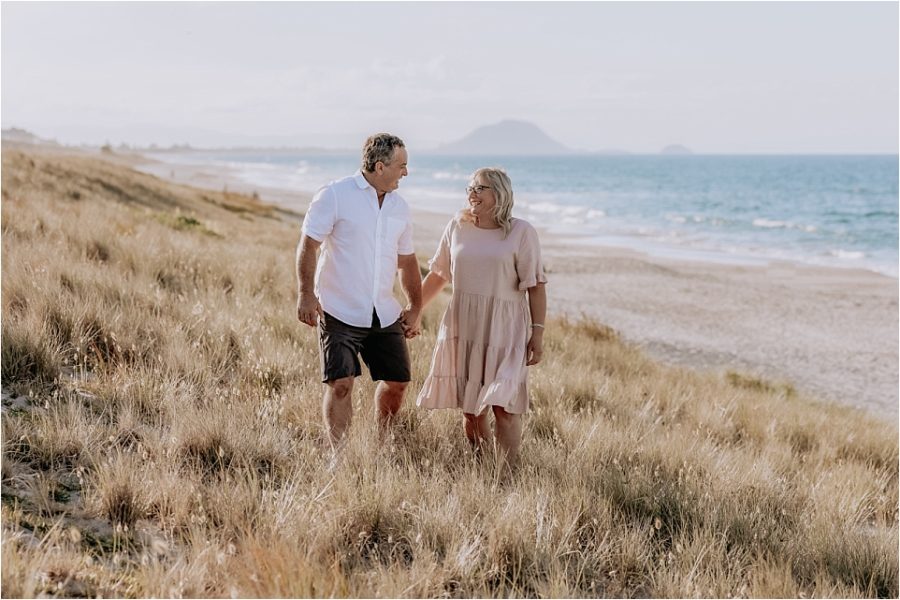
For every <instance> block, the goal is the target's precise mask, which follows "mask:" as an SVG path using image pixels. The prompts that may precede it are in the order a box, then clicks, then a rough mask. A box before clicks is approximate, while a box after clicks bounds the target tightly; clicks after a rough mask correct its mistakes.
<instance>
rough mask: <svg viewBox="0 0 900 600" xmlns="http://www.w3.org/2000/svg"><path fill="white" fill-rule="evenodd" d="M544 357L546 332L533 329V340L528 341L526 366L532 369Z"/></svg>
mask: <svg viewBox="0 0 900 600" xmlns="http://www.w3.org/2000/svg"><path fill="white" fill-rule="evenodd" d="M543 356H544V330H543V329H532V330H531V339H529V340H528V346H527V347H526V348H525V358H527V359H528V360H527V362H526V363H525V365H526V366H528V367H530V366H532V365H536V364H538V363H539V362H541V358H543Z"/></svg>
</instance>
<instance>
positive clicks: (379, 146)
mask: <svg viewBox="0 0 900 600" xmlns="http://www.w3.org/2000/svg"><path fill="white" fill-rule="evenodd" d="M405 147H406V144H404V143H403V140H401V139H400V138H398V137H397V136H396V135H391V134H390V133H376V134H375V135H370V136H369V139H367V140H366V143H365V145H364V146H363V156H362V169H363V171H365V172H367V173H372V172H373V171H375V163H377V162H381V163H384V164H385V165H389V164H391V159H392V158H393V157H394V148H405Z"/></svg>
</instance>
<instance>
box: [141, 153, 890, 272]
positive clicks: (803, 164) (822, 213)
mask: <svg viewBox="0 0 900 600" xmlns="http://www.w3.org/2000/svg"><path fill="white" fill-rule="evenodd" d="M154 158H157V159H160V160H163V161H167V162H176V163H192V164H208V165H215V166H227V167H229V168H230V169H232V170H233V172H234V173H235V174H236V175H237V176H238V177H239V178H240V179H242V180H243V181H245V182H246V183H248V184H251V185H258V186H260V187H276V188H284V189H292V190H296V191H305V192H313V191H315V190H316V189H317V188H318V187H320V186H321V185H323V184H324V183H327V182H328V181H330V180H333V179H337V178H339V177H343V176H345V175H349V174H352V173H353V172H354V171H355V170H356V169H357V168H358V166H359V158H358V156H355V155H322V156H316V155H309V154H299V153H297V154H290V153H265V152H258V153H251V152H248V153H243V154H237V153H202V152H193V153H184V154H168V153H160V154H155V155H154ZM482 166H499V167H502V168H504V169H505V170H506V171H507V173H508V174H509V176H510V178H511V179H512V182H513V189H514V194H515V208H514V211H513V214H514V215H515V216H517V217H521V218H524V219H527V220H529V221H530V222H532V223H533V224H535V225H537V226H539V227H541V228H544V229H547V230H549V231H551V232H552V233H556V234H561V235H563V236H567V237H569V238H570V239H572V240H573V241H577V242H578V243H594V244H597V245H610V246H621V247H627V248H631V249H635V250H640V251H644V252H647V253H650V254H652V255H657V256H668V257H673V258H680V259H686V260H691V259H697V260H707V261H718V262H726V263H747V264H765V263H766V262H768V261H770V260H791V261H798V262H803V263H809V264H815V265H825V266H834V267H855V268H863V269H869V270H872V271H876V272H879V273H883V274H886V275H889V276H892V277H897V276H898V157H897V156H895V155H878V156H858V155H854V156H821V155H820V156H799V155H791V156H787V155H785V156H721V155H717V156H698V155H690V156H663V155H659V156H650V155H623V156H592V155H579V156H552V157H534V156H528V157H522V156H494V157H472V156H438V155H425V154H423V155H416V154H415V153H411V154H410V162H409V176H408V177H406V178H405V179H403V180H402V181H401V183H400V192H401V194H402V195H403V196H404V198H406V200H407V201H408V202H409V203H410V204H411V205H413V206H415V207H419V208H423V209H426V210H429V211H434V212H439V213H445V214H447V215H451V214H453V213H455V212H456V211H457V210H458V209H459V208H460V207H461V206H463V205H464V203H465V200H466V195H465V191H464V188H465V186H466V184H467V182H468V181H469V176H470V175H471V173H472V172H473V171H474V170H475V169H477V168H479V167H482Z"/></svg>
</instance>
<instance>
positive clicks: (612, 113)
mask: <svg viewBox="0 0 900 600" xmlns="http://www.w3.org/2000/svg"><path fill="white" fill-rule="evenodd" d="M0 26H2V36H0V50H2V55H0V69H2V70H0V80H2V81H0V121H2V126H3V127H4V128H9V127H20V128H24V129H27V130H29V131H32V132H33V133H36V134H37V135H40V136H42V137H46V138H52V139H56V140H58V141H60V142H63V143H70V144H77V143H88V144H102V143H105V142H110V143H113V144H119V143H128V144H133V145H148V144H151V143H156V144H159V145H163V146H166V145H170V144H176V143H177V144H181V143H189V144H191V145H194V146H233V145H255V146H261V145H291V146H319V147H335V148H336V147H346V148H358V147H359V146H360V144H361V141H362V140H363V139H364V138H365V137H366V136H367V135H368V134H370V133H374V132H377V131H389V132H392V133H394V134H396V135H399V136H400V137H402V138H403V139H404V140H405V141H406V143H407V145H408V146H409V147H410V148H421V149H428V148H432V147H434V146H437V145H439V144H441V143H446V142H451V141H454V140H456V139H458V138H461V137H463V136H464V135H466V134H467V133H469V132H470V131H472V130H473V129H475V128H477V127H480V126H482V125H487V124H492V123H496V122H498V121H500V120H503V119H520V120H525V121H530V122H532V123H534V124H535V125H537V126H538V127H540V128H541V129H542V130H543V131H544V132H546V133H547V134H548V135H550V136H551V137H553V138H554V139H556V140H558V141H559V142H561V143H563V144H565V145H566V146H569V147H570V148H573V149H579V150H590V151H602V150H613V149H614V150H624V151H628V152H635V153H655V152H658V151H659V150H660V149H661V148H662V147H664V146H666V145H669V144H682V145H685V146H687V147H689V148H691V149H692V150H693V151H694V152H697V153H897V151H898V131H900V128H898V112H900V109H898V105H900V102H898V49H900V45H898V3H896V2H847V3H844V2H823V3H820V2H798V3H793V2H792V3H788V2H740V3H739V2H699V3H682V2H661V3H657V2H571V3H570V2H566V3H563V2H553V3H544V2H497V3H493V2H491V3H489V2H452V3H445V2H441V3H437V2H392V3H382V2H362V3H356V2H328V3H319V2H277V3H243V2H240V3H238V2H227V3H219V2H198V3H183V2H141V3H138V2H98V3H79V2H64V3H32V2H27V3H26V2H9V1H4V2H3V3H2V6H0Z"/></svg>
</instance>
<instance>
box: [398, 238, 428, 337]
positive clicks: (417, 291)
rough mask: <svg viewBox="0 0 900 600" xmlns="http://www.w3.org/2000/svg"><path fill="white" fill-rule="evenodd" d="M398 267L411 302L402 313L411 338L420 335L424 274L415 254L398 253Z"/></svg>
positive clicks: (402, 285)
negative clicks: (421, 272)
mask: <svg viewBox="0 0 900 600" xmlns="http://www.w3.org/2000/svg"><path fill="white" fill-rule="evenodd" d="M397 268H399V269H400V287H402V288H403V293H404V294H406V299H407V301H408V302H409V304H407V306H406V309H404V311H403V313H402V314H401V315H400V320H401V324H402V325H403V332H404V333H405V334H406V337H408V338H411V337H415V336H417V335H419V327H420V322H421V319H422V316H421V312H422V276H421V274H420V273H419V261H418V260H416V255H415V254H398V255H397Z"/></svg>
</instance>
